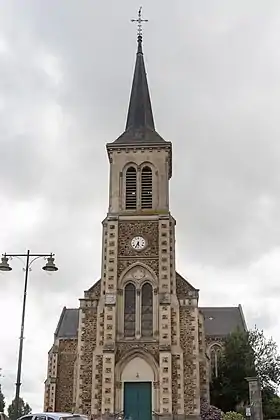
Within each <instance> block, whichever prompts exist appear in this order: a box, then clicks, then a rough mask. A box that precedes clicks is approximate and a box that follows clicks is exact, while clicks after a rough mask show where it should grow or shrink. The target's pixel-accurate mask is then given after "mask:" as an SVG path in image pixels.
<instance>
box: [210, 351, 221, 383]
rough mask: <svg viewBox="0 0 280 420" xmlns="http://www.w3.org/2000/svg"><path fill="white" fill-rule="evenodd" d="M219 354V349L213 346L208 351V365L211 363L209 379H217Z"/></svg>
mask: <svg viewBox="0 0 280 420" xmlns="http://www.w3.org/2000/svg"><path fill="white" fill-rule="evenodd" d="M220 354H221V347H220V346H219V345H217V344H214V345H213V346H212V347H211V349H210V363H211V377H212V378H217V376H218V374H219V358H220Z"/></svg>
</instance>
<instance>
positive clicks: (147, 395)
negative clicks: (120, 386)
mask: <svg viewBox="0 0 280 420" xmlns="http://www.w3.org/2000/svg"><path fill="white" fill-rule="evenodd" d="M124 415H125V419H126V420H151V419H152V383H151V382H124Z"/></svg>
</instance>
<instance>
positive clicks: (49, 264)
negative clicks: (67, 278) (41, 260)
mask: <svg viewBox="0 0 280 420" xmlns="http://www.w3.org/2000/svg"><path fill="white" fill-rule="evenodd" d="M43 270H45V271H50V272H51V271H57V270H58V268H57V267H56V265H55V263H54V257H53V256H52V254H51V255H50V256H49V257H48V258H47V264H46V265H45V266H44V267H43Z"/></svg>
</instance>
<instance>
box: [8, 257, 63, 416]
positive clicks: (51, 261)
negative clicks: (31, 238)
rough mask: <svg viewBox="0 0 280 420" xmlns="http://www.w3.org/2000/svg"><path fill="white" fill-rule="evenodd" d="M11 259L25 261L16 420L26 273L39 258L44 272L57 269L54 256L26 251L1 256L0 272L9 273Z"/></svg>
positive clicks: (17, 384)
mask: <svg viewBox="0 0 280 420" xmlns="http://www.w3.org/2000/svg"><path fill="white" fill-rule="evenodd" d="M13 257H16V258H19V259H20V260H21V261H22V258H26V261H25V268H24V271H25V279H24V292H23V301H22V316H21V326H20V338H19V352H18V368H17V381H16V394H15V414H16V418H18V417H19V398H20V387H21V367H22V352H23V339H24V337H23V333H24V321H25V307H26V296H27V283H28V273H29V271H30V270H31V268H30V267H31V265H32V264H33V262H34V261H35V260H38V259H39V258H45V259H46V260H47V263H46V264H45V265H44V266H43V267H42V269H43V270H45V271H50V272H53V271H57V270H58V268H57V267H56V266H55V263H54V254H52V253H51V254H31V253H30V251H29V250H28V251H27V253H26V254H2V258H1V263H0V271H6V272H7V271H11V270H12V267H10V265H9V259H12V258H13Z"/></svg>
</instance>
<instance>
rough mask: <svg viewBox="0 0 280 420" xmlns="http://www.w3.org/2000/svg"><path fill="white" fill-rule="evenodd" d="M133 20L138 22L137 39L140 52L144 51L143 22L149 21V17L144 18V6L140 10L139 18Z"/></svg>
mask: <svg viewBox="0 0 280 420" xmlns="http://www.w3.org/2000/svg"><path fill="white" fill-rule="evenodd" d="M131 22H137V41H138V52H141V51H142V48H141V44H142V34H143V29H142V23H143V22H148V19H142V6H141V7H140V8H139V10H138V19H131Z"/></svg>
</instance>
